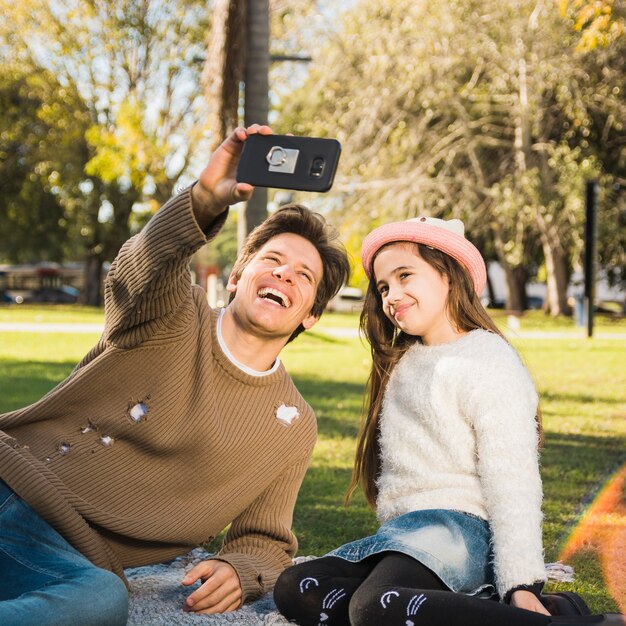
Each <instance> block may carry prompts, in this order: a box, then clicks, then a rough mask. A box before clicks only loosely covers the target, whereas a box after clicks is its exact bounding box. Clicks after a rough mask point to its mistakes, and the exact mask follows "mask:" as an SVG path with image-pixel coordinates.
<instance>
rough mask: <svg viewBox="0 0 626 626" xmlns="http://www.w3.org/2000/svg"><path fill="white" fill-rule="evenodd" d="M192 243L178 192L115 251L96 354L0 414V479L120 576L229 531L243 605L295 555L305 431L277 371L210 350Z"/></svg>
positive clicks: (304, 409) (209, 314) (188, 213)
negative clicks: (283, 418) (42, 392)
mask: <svg viewBox="0 0 626 626" xmlns="http://www.w3.org/2000/svg"><path fill="white" fill-rule="evenodd" d="M224 219H225V215H224V216H222V217H220V218H218V220H216V223H214V224H213V227H212V229H211V232H210V234H209V237H210V236H212V235H214V234H215V233H216V232H217V230H218V229H219V227H220V226H221V225H222V223H223V221H224ZM206 241H207V235H205V233H203V232H202V231H201V230H200V229H199V227H198V225H197V223H196V221H195V218H194V216H193V212H192V210H191V198H190V193H189V190H186V191H184V192H182V193H181V194H180V195H179V196H177V197H175V198H173V199H172V200H170V202H168V203H167V204H166V205H165V206H164V207H163V208H162V209H161V210H160V211H159V212H158V213H157V214H156V215H155V216H154V217H153V218H152V220H151V221H150V223H149V224H148V225H147V226H146V228H144V230H143V231H142V232H141V233H140V234H139V235H137V236H136V237H133V238H132V239H130V240H129V241H128V242H127V243H126V244H125V245H124V246H123V248H122V249H121V251H120V253H119V255H118V257H117V259H116V260H115V262H114V263H113V265H112V267H111V270H110V271H109V274H108V277H107V283H106V304H105V311H106V316H105V330H104V333H103V336H102V338H101V339H100V341H99V343H98V344H97V345H96V346H95V347H94V348H93V349H92V350H91V351H90V352H89V354H87V356H86V357H85V358H84V359H83V360H82V361H81V363H79V365H78V366H77V367H76V369H75V370H74V372H72V374H71V375H70V376H69V377H68V378H67V379H66V380H65V381H63V382H62V383H60V384H59V385H58V386H57V387H56V388H55V389H53V390H52V391H51V392H49V393H48V394H47V395H46V396H44V397H43V398H42V399H41V400H39V401H38V402H36V403H35V404H33V405H31V406H28V407H26V408H24V409H20V410H18V411H14V412H12V413H7V414H5V415H2V416H0V429H2V430H0V477H2V479H3V480H4V481H5V482H6V483H7V484H8V485H9V486H10V487H11V488H12V489H13V490H14V491H15V492H16V493H17V494H18V495H20V496H21V497H22V498H24V499H25V500H26V501H27V502H28V503H29V504H30V505H31V506H32V507H33V508H34V509H35V510H36V511H37V512H38V513H39V514H40V515H41V516H42V517H44V518H45V519H46V520H47V521H48V522H49V523H51V524H52V525H53V526H54V527H55V528H56V529H57V530H58V531H59V532H60V533H61V534H62V535H63V536H64V537H65V538H66V539H67V540H68V541H70V542H71V543H72V544H73V545H74V546H75V547H76V548H77V549H78V550H79V551H80V552H82V553H83V554H85V556H87V557H88V558H89V559H90V560H91V561H92V562H93V563H95V564H96V565H98V566H101V567H104V568H107V569H111V570H112V571H114V572H116V573H117V574H119V575H120V576H122V577H123V568H125V567H132V566H138V565H145V564H149V563H154V562H158V561H163V560H166V559H170V558H173V557H174V556H177V555H179V554H182V553H184V552H186V551H188V550H189V549H191V548H193V547H195V546H198V545H199V544H202V543H203V542H206V541H209V540H211V539H213V538H214V537H215V536H216V535H217V534H218V533H220V531H221V530H222V529H224V528H225V527H226V526H227V525H228V524H229V523H231V522H232V524H231V526H230V529H229V531H228V534H227V536H226V539H225V541H224V545H223V547H222V549H221V551H220V553H219V557H218V558H220V559H221V560H223V561H227V562H228V563H230V564H231V565H232V566H233V567H234V568H235V569H236V570H237V573H238V575H239V578H240V581H241V586H242V589H243V599H244V601H246V600H251V599H253V598H255V597H258V596H259V595H260V594H262V593H263V592H264V591H267V590H268V589H270V588H271V587H272V586H273V584H274V581H275V580H276V578H277V576H278V574H279V573H280V572H281V571H282V570H283V569H284V568H285V567H286V566H287V565H289V564H290V562H291V557H293V555H294V553H295V551H296V548H297V542H296V539H295V537H294V535H293V533H292V532H291V530H290V529H291V522H292V514H293V508H294V504H295V501H296V496H297V493H298V489H299V487H300V484H301V482H302V479H303V477H304V474H305V472H306V469H307V467H308V464H309V461H310V457H311V453H312V449H313V446H314V443H315V437H316V424H315V417H314V415H313V412H312V410H311V408H310V407H309V406H308V405H307V404H306V402H305V401H304V400H303V398H302V397H301V396H300V394H299V393H298V391H297V390H296V388H295V386H294V385H293V382H292V381H291V379H290V378H289V376H288V374H287V373H286V371H285V369H284V368H283V366H282V364H281V365H280V366H279V367H278V368H277V370H276V371H274V372H272V373H271V374H268V375H266V376H260V377H255V376H251V375H249V374H246V373H244V372H243V371H241V370H240V369H239V368H238V367H236V366H235V365H234V364H233V363H232V362H231V361H230V360H229V359H228V358H227V357H226V356H225V355H224V354H223V352H222V351H221V349H220V347H219V345H218V341H217V337H216V322H217V318H218V312H217V311H214V310H212V309H210V308H209V306H208V304H207V302H206V296H205V294H204V292H203V291H202V290H200V289H199V288H198V287H192V285H191V281H190V276H189V268H188V264H189V257H190V255H191V254H192V253H193V252H194V251H195V250H196V249H197V248H199V247H200V246H201V245H202V244H204V243H206ZM283 404H284V405H286V406H288V407H290V406H295V407H296V408H297V410H298V413H299V417H298V418H297V419H295V420H294V421H293V422H292V424H291V425H290V426H285V425H284V424H283V423H281V422H280V421H278V420H277V418H276V411H277V408H278V407H279V406H281V405H283Z"/></svg>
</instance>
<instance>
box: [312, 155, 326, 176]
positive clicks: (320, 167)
mask: <svg viewBox="0 0 626 626" xmlns="http://www.w3.org/2000/svg"><path fill="white" fill-rule="evenodd" d="M323 171H324V157H315V158H314V159H313V162H312V163H311V171H310V172H309V173H310V175H311V176H314V177H315V178H319V177H320V176H321V175H322V172H323Z"/></svg>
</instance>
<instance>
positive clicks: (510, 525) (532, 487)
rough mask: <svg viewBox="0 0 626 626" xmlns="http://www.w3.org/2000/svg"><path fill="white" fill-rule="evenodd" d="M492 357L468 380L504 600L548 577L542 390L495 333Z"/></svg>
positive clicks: (510, 348) (496, 571)
mask: <svg viewBox="0 0 626 626" xmlns="http://www.w3.org/2000/svg"><path fill="white" fill-rule="evenodd" d="M489 341H494V342H497V343H494V345H493V346H490V348H493V350H489V355H490V358H489V359H488V360H486V359H485V360H486V361H487V362H486V363H484V364H481V365H480V367H477V368H476V370H475V371H474V373H473V375H472V376H471V377H470V378H469V379H468V381H467V382H468V383H469V384H470V386H471V391H470V396H469V397H470V401H469V402H468V406H467V409H468V410H469V411H470V415H471V419H472V421H473V425H474V429H475V432H476V454H477V464H478V472H479V477H480V481H481V485H482V489H483V494H484V498H485V505H486V509H487V512H488V515H489V523H490V526H491V532H492V540H493V552H494V569H495V575H496V587H497V591H498V594H499V596H500V597H501V598H504V597H505V596H506V593H507V591H508V590H510V589H512V588H513V587H517V586H519V585H531V584H533V583H535V582H538V581H544V580H545V577H546V576H545V566H544V562H543V547H542V529H541V523H542V513H541V502H542V487H541V477H540V474H539V458H538V430H537V424H536V420H535V415H536V411H537V392H536V390H535V387H534V385H533V382H532V380H531V378H530V375H529V374H528V371H527V370H526V368H525V367H524V365H523V364H522V362H521V360H520V359H519V357H518V355H517V354H516V353H515V351H514V350H513V348H512V347H511V346H509V345H508V344H506V343H505V342H503V340H501V339H500V338H499V337H496V336H493V337H490V338H489Z"/></svg>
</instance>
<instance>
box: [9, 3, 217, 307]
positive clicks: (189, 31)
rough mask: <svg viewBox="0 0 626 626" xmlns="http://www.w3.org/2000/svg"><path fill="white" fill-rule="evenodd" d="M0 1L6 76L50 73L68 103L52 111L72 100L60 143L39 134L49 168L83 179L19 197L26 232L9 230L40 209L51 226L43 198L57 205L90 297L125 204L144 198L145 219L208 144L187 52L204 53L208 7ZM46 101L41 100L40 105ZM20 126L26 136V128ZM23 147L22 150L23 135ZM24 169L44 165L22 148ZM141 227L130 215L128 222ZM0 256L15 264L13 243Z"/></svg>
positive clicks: (121, 237) (97, 290)
mask: <svg viewBox="0 0 626 626" xmlns="http://www.w3.org/2000/svg"><path fill="white" fill-rule="evenodd" d="M1 6H2V15H3V18H4V19H3V21H2V24H1V25H0V50H2V52H3V55H2V56H3V59H5V60H6V59H11V60H12V63H10V64H8V63H6V62H3V63H2V72H3V75H4V77H5V81H7V82H8V83H11V82H12V81H13V80H14V82H15V83H16V84H18V83H19V81H20V75H19V74H15V75H13V72H15V71H16V70H17V69H18V68H19V71H20V72H21V75H24V74H26V75H28V76H31V77H36V76H39V77H41V78H40V80H42V81H43V80H48V81H50V80H51V79H50V78H49V77H54V79H53V80H54V82H55V83H56V84H58V86H59V89H57V90H56V92H53V91H51V94H53V93H56V94H58V95H61V98H65V102H64V103H62V104H60V105H59V107H60V108H61V109H63V107H65V109H71V105H72V104H73V105H74V109H75V110H74V111H71V110H69V111H68V112H69V120H70V122H71V123H68V133H67V137H66V138H64V139H62V140H61V143H60V142H59V141H58V140H59V137H58V133H57V136H55V135H54V134H49V135H48V136H47V137H45V138H44V139H42V140H41V141H42V142H43V143H45V144H46V148H45V149H46V150H47V151H48V152H50V153H52V154H55V153H56V159H57V163H58V162H60V161H63V162H65V161H73V162H74V164H75V166H76V172H77V175H78V177H79V178H80V181H79V182H78V184H75V182H76V181H72V182H71V183H70V184H68V185H65V184H63V185H57V186H56V187H54V186H53V187H50V185H48V189H50V190H51V193H52V194H53V196H54V197H53V198H50V197H49V195H46V194H45V193H40V194H39V195H38V196H37V198H34V197H31V198H30V200H27V199H26V198H23V202H22V203H21V205H20V207H19V208H17V205H15V204H13V205H12V206H13V209H12V210H13V211H14V212H15V211H19V212H21V213H22V215H24V216H25V219H24V220H23V221H22V222H21V223H22V224H23V225H24V227H25V228H26V231H25V232H24V233H23V235H17V227H18V224H17V223H16V222H15V221H14V222H13V223H12V224H11V236H12V237H16V235H17V239H25V238H27V237H28V229H29V224H31V225H32V224H36V223H37V215H38V213H41V212H42V211H43V212H46V214H47V215H48V216H49V218H50V219H49V221H54V219H53V218H52V215H51V214H50V213H49V212H48V211H47V210H46V209H45V208H44V206H42V204H41V203H42V202H47V203H48V204H50V203H52V204H54V201H56V203H57V204H58V205H60V206H61V207H62V208H63V215H62V216H61V217H59V219H58V220H57V222H58V226H59V228H61V229H62V228H66V227H67V225H68V224H70V223H71V224H72V226H73V228H74V230H75V231H76V232H77V233H79V235H80V242H81V245H82V247H83V249H84V258H85V259H86V281H85V282H86V289H85V294H84V295H85V301H86V302H87V303H88V304H99V303H100V301H101V268H102V264H103V262H104V261H105V260H108V261H110V260H112V258H113V257H114V256H115V254H116V252H117V250H118V249H119V247H120V245H121V244H122V243H123V242H124V241H125V240H126V239H127V238H128V236H129V235H130V226H131V215H132V214H133V213H132V212H133V208H136V205H137V203H138V202H139V201H141V202H142V203H143V207H144V212H145V213H146V214H147V215H148V216H149V214H150V213H151V211H153V210H155V209H156V207H158V206H159V205H160V204H162V203H163V202H164V201H165V200H166V199H168V198H169V197H170V195H171V193H172V190H173V187H174V185H175V184H176V182H177V181H178V180H179V179H180V178H181V175H182V174H183V173H185V172H188V171H189V170H190V169H193V165H194V164H193V161H192V159H193V157H194V156H195V155H196V153H197V149H198V146H199V145H200V144H201V143H202V142H203V140H204V141H206V140H207V136H208V134H209V132H208V129H207V126H206V118H207V110H206V102H205V100H204V98H203V94H202V92H201V90H199V89H198V83H199V72H200V67H199V65H198V63H197V61H196V60H195V57H196V56H197V55H199V54H201V53H202V52H203V50H204V46H205V42H206V33H207V30H208V27H209V15H210V11H209V7H208V5H207V3H206V2H205V1H199V0H198V1H193V0H187V1H185V2H177V1H170V2H162V1H153V2H146V1H144V0H115V1H109V0H106V1H105V0H92V1H88V0H67V1H64V2H49V1H46V0H28V1H24V2H20V3H12V2H7V1H5V0H2V3H1ZM45 77H48V78H45ZM31 80H34V79H31ZM13 89H14V88H13ZM31 92H32V90H30V91H29V90H28V89H27V91H26V95H25V97H27V98H28V99H30V98H31ZM66 96H68V97H67V98H66ZM52 104H53V103H52V102H44V103H43V105H42V111H43V112H46V109H47V107H48V106H52ZM32 113H33V114H34V115H39V114H40V112H39V111H37V110H32ZM74 113H76V119H75V120H73V121H72V116H73V114H74ZM3 117H4V111H3ZM43 123H48V122H45V120H44V122H43ZM24 129H25V130H29V132H31V135H32V129H30V128H29V127H28V125H24ZM71 133H75V134H76V136H75V137H74V138H72V136H71ZM72 139H74V140H75V141H74V143H73V145H72V143H70V142H72ZM22 141H23V140H22V139H21V138H20V142H22ZM63 142H64V143H63ZM23 143H24V144H25V145H28V137H26V138H25V139H24V141H23ZM64 145H65V146H67V147H68V148H69V149H70V150H71V151H73V154H72V155H71V158H68V155H67V154H62V153H61V152H60V150H62V148H63V146H64ZM3 150H4V141H3ZM24 166H25V167H26V168H28V169H31V171H32V172H43V171H44V170H46V171H47V170H48V169H50V168H51V162H50V160H49V159H48V160H46V155H45V154H39V153H37V152H35V151H31V152H30V160H29V161H28V165H26V163H25V162H24ZM50 171H51V172H60V171H61V170H60V168H59V167H57V168H56V169H50ZM40 176H41V174H40ZM43 191H46V187H45V186H44V187H43ZM56 210H57V212H58V211H59V207H58V206H57V208H56ZM33 213H34V214H33ZM27 215H31V216H32V217H26V216H27ZM143 222H145V219H141V218H137V215H136V214H135V215H134V224H135V226H136V227H140V226H141V225H142V223H143ZM53 240H54V238H53V237H51V238H50V243H51V245H52V242H53ZM74 245H76V243H74ZM50 255H51V256H54V255H53V254H52V253H50ZM2 256H6V257H7V258H8V260H11V261H15V260H18V257H16V256H15V255H12V254H11V251H10V250H7V251H4V250H3V255H2ZM56 256H57V257H58V256H59V255H58V254H56Z"/></svg>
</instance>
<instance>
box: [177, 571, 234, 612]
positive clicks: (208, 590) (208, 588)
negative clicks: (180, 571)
mask: <svg viewBox="0 0 626 626" xmlns="http://www.w3.org/2000/svg"><path fill="white" fill-rule="evenodd" d="M199 579H202V583H203V584H202V585H201V586H200V587H199V588H198V589H196V590H195V591H194V592H193V593H192V594H191V595H190V596H189V597H188V598H187V599H186V600H185V604H184V605H183V611H193V612H195V613H226V612H228V611H234V610H235V609H236V608H237V607H238V606H239V605H240V604H241V584H240V583H239V576H237V572H236V571H235V569H234V568H233V566H232V565H229V564H228V563H225V562H224V561H215V560H210V561H201V562H200V563H198V564H197V565H196V566H194V567H193V568H191V569H190V570H189V571H188V572H187V574H186V575H185V577H184V578H183V585H193V584H194V583H195V582H196V581H197V580H199Z"/></svg>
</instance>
